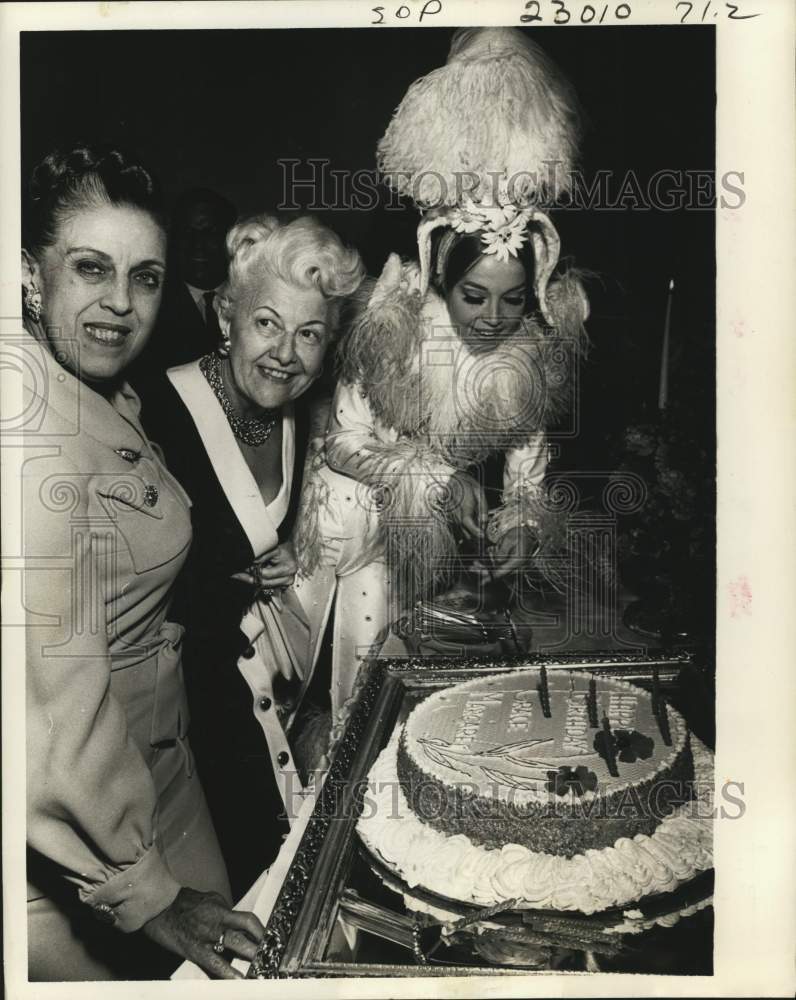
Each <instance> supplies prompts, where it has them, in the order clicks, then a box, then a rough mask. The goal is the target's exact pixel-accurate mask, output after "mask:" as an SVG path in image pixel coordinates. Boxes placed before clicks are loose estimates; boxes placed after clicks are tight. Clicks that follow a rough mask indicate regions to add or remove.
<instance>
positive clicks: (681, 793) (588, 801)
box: [358, 669, 712, 913]
mask: <svg viewBox="0 0 796 1000" xmlns="http://www.w3.org/2000/svg"><path fill="white" fill-rule="evenodd" d="M711 770H712V758H711V755H710V754H709V752H708V751H707V750H706V749H705V748H704V747H702V745H701V744H699V742H698V741H697V740H695V739H693V737H691V736H690V735H689V732H688V727H687V726H686V724H685V721H684V720H683V718H682V717H681V716H680V715H679V713H678V712H676V711H675V710H674V709H673V708H672V707H671V706H669V705H667V704H666V702H665V700H664V699H663V698H662V697H660V696H659V694H658V692H657V691H656V692H655V696H654V697H652V696H650V694H648V693H647V692H646V691H644V690H643V689H642V688H640V687H637V686H635V685H632V684H628V683H626V682H624V681H620V680H616V679H613V678H606V677H599V676H597V677H591V676H590V675H589V674H588V673H583V672H579V671H575V670H573V671H569V670H560V669H558V670H550V671H547V672H546V673H545V672H544V671H539V670H538V669H523V670H518V671H512V672H506V673H499V674H494V675H491V676H489V677H485V678H479V679H477V680H473V681H468V682H465V683H462V684H458V685H454V686H453V687H449V688H445V689H443V690H440V691H437V692H435V693H433V694H432V695H430V696H429V697H428V698H426V699H425V700H424V701H422V702H420V703H419V704H418V705H417V706H416V707H415V708H414V710H413V711H412V712H411V713H410V715H409V717H408V718H407V720H406V722H405V724H404V725H403V727H402V728H401V729H400V730H399V732H398V733H396V734H395V736H394V737H393V740H392V741H391V743H390V744H389V745H388V747H386V748H385V750H384V751H383V752H382V754H381V755H380V757H379V759H378V761H377V762H376V765H375V766H374V768H373V770H372V771H371V775H370V779H371V783H372V784H371V790H370V794H371V796H372V797H373V798H374V799H375V803H374V805H375V808H374V809H371V810H369V811H368V813H367V814H366V818H363V819H362V820H360V822H359V826H358V829H359V832H360V835H361V836H362V838H363V840H364V841H365V843H366V845H367V846H368V847H369V848H370V849H371V850H372V851H373V852H374V853H375V854H377V855H378V857H379V858H380V859H381V860H382V861H384V862H385V863H386V864H387V865H388V867H390V868H391V869H392V870H393V871H395V872H397V873H400V874H401V876H402V878H404V880H405V881H407V883H408V884H409V885H410V886H416V885H420V886H423V887H426V888H428V889H431V890H432V891H433V892H437V893H439V894H441V895H443V896H447V897H448V898H452V899H460V900H465V901H472V902H475V903H480V904H482V905H484V906H488V905H492V904H494V903H498V902H501V901H505V900H512V899H516V900H518V904H517V905H518V906H520V907H522V906H540V907H553V908H559V909H577V910H581V911H582V912H586V913H591V912H595V911H596V910H600V909H604V908H607V907H610V906H615V905H619V906H621V905H624V904H625V903H627V902H630V901H634V900H637V899H640V898H641V897H642V896H644V895H648V894H650V893H662V892H668V891H671V890H673V889H674V888H676V887H677V886H678V885H680V884H682V883H683V882H684V881H687V880H689V879H690V878H692V877H693V876H694V875H695V874H697V873H698V872H700V871H703V870H706V869H708V868H710V867H712V856H711V844H712V830H711V824H710V821H709V818H706V816H705V815H704V814H705V813H706V811H707V810H706V806H705V799H706V797H707V798H708V799H709V798H710V795H711V792H712V787H710V785H709V782H708V780H707V779H708V776H709V774H710V772H711ZM396 784H398V785H399V790H398V795H397V799H396V795H395V791H396V789H395V785H396ZM385 789H386V791H385ZM396 806H397V808H396ZM708 815H709V813H708Z"/></svg>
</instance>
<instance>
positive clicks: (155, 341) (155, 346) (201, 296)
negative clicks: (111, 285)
mask: <svg viewBox="0 0 796 1000" xmlns="http://www.w3.org/2000/svg"><path fill="white" fill-rule="evenodd" d="M236 214H237V213H236V210H235V206H234V205H233V204H232V203H231V202H230V201H228V200H227V199H226V198H225V197H224V196H223V195H221V194H218V192H216V191H211V190H210V189H209V188H195V189H193V190H191V191H186V192H185V193H184V194H182V195H181V196H180V198H179V199H178V200H177V202H176V204H175V206H174V211H173V216H172V222H171V227H170V233H169V269H168V276H167V278H166V284H165V287H164V289H163V303H162V305H161V307H160V313H159V315H158V320H157V323H156V325H155V329H154V331H153V332H152V336H151V338H150V340H149V343H148V344H147V346H146V348H145V350H144V351H143V353H142V354H141V356H140V357H139V358H138V360H137V361H136V364H135V366H134V371H131V372H130V380H131V382H132V383H133V385H135V383H136V380H140V379H142V378H145V377H146V376H147V375H150V374H155V373H156V372H162V371H165V370H166V369H167V368H171V367H173V366H174V365H182V364H185V363H186V362H188V361H195V360H196V359H197V358H201V357H202V355H204V354H208V353H209V352H210V351H213V350H215V349H216V347H217V346H218V343H219V341H220V339H221V331H220V328H219V325H218V318H217V316H216V313H215V309H214V308H213V298H214V296H215V293H216V290H217V289H218V288H219V287H220V286H221V285H222V284H223V283H224V281H225V280H226V277H227V254H226V246H225V238H226V235H227V232H228V231H229V229H230V228H231V226H232V225H233V224H234V222H235V219H236Z"/></svg>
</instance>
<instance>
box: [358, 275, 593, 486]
mask: <svg viewBox="0 0 796 1000" xmlns="http://www.w3.org/2000/svg"><path fill="white" fill-rule="evenodd" d="M404 270H405V272H407V273H408V275H409V279H408V280H405V281H403V282H402V283H401V285H400V287H397V288H393V289H391V290H390V291H388V292H387V293H386V294H384V295H380V296H379V297H378V299H377V301H376V302H375V303H374V302H373V301H371V302H370V303H369V304H368V306H367V307H366V308H365V309H364V310H362V311H361V312H360V315H359V316H358V318H357V320H356V321H355V322H354V323H353V325H352V327H351V330H350V332H349V335H348V337H347V339H346V342H345V345H344V349H343V351H342V356H341V359H340V367H339V375H340V377H341V378H342V379H343V380H344V381H346V382H349V383H359V384H360V385H361V387H362V389H363V391H364V392H365V394H366V395H367V397H368V401H369V403H370V406H371V409H372V410H373V412H374V414H375V415H376V416H377V417H378V419H379V420H380V421H381V422H382V423H384V424H386V425H387V426H388V427H392V428H394V429H395V430H396V431H398V433H399V434H400V435H402V436H406V437H410V438H418V437H423V438H425V439H426V440H427V441H429V443H433V446H434V447H435V448H436V449H437V451H438V453H439V454H440V456H442V457H444V459H445V461H447V462H449V463H450V464H452V465H453V466H455V467H457V468H466V467H467V466H469V465H472V464H473V463H475V462H479V461H482V460H483V459H484V458H485V457H486V456H487V455H488V454H489V453H490V452H496V451H505V450H506V449H507V448H510V447H520V446H522V445H523V444H524V443H526V442H527V441H528V440H529V439H530V437H531V436H532V435H533V434H535V433H537V432H538V431H539V430H543V429H545V428H548V427H550V426H551V425H552V424H553V423H554V422H555V421H556V420H558V419H560V417H561V416H562V415H563V414H564V413H565V412H566V410H567V408H568V407H569V405H570V393H571V388H572V384H573V382H574V379H573V374H574V368H575V365H576V364H577V362H578V360H579V359H580V357H581V356H582V355H584V354H585V352H586V349H587V345H588V339H587V337H586V332H585V329H584V326H583V321H584V319H585V315H586V312H587V309H588V307H587V305H586V297H585V294H584V292H583V288H582V285H581V282H580V279H579V277H578V274H577V272H575V271H569V272H567V273H565V274H564V275H562V276H561V277H559V278H558V279H556V280H555V281H554V282H552V283H551V285H550V306H551V310H552V312H553V314H554V318H555V323H556V325H555V328H554V329H552V330H551V329H549V328H548V329H545V328H544V327H543V326H541V325H540V324H539V322H538V321H537V319H536V318H535V317H526V318H525V319H524V320H523V322H522V325H521V328H520V330H519V331H518V332H517V333H516V334H514V335H513V336H511V337H510V338H508V339H507V340H506V341H504V342H503V343H502V344H500V345H497V346H496V347H495V348H494V349H493V350H490V351H488V352H486V353H475V352H473V351H471V350H470V349H469V348H468V347H467V345H466V344H465V343H464V342H463V341H462V340H461V339H460V338H459V337H458V336H457V334H456V333H455V332H454V330H453V327H452V323H451V319H450V316H449V315H448V312H447V309H446V307H445V303H444V301H443V300H442V299H441V298H440V297H439V296H438V295H436V293H435V292H433V291H432V290H429V291H428V292H427V293H426V295H425V297H424V298H423V299H421V298H420V296H419V294H418V293H417V291H416V290H415V288H413V287H412V280H411V279H412V277H413V275H414V273H415V272H414V266H413V265H409V266H406V265H405V267H404Z"/></svg>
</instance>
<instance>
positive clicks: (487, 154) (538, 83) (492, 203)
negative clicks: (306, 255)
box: [377, 28, 579, 321]
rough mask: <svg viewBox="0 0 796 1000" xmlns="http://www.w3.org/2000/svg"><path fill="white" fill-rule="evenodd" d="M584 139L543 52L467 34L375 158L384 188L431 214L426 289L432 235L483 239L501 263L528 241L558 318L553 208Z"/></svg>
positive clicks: (540, 289) (541, 292)
mask: <svg viewBox="0 0 796 1000" xmlns="http://www.w3.org/2000/svg"><path fill="white" fill-rule="evenodd" d="M578 135H579V116H578V110H577V102H576V99H575V97H574V94H573V92H572V90H571V88H570V86H569V84H568V83H567V82H566V80H564V78H563V77H562V76H561V74H560V73H559V71H558V69H557V68H556V67H555V66H554V64H553V63H552V62H551V61H550V59H549V58H548V57H547V55H545V53H544V52H543V51H542V50H541V49H540V48H539V46H538V45H536V44H535V43H534V42H532V41H531V40H530V39H529V38H527V37H526V36H525V35H524V34H523V33H522V32H520V31H518V30H516V29H514V28H463V29H459V30H458V31H457V32H456V34H455V35H454V37H453V41H452V43H451V49H450V53H449V56H448V61H447V63H446V64H445V65H444V66H442V67H440V68H439V69H436V70H434V71H433V72H431V73H429V74H428V75H427V76H424V77H421V78H420V79H419V80H416V81H415V82H414V83H413V84H412V85H411V87H410V88H409V90H408V91H407V93H406V95H405V96H404V99H403V100H402V101H401V104H400V105H399V107H398V109H397V110H396V112H395V115H394V116H393V119H392V121H391V122H390V125H389V127H388V128H387V131H386V132H385V134H384V136H383V138H382V139H381V141H380V143H379V145H378V150H377V161H378V167H379V170H380V171H381V173H382V175H383V176H384V179H385V180H386V182H387V183H388V184H389V185H390V186H391V187H392V188H393V189H394V190H396V191H398V192H400V193H401V194H403V195H407V196H408V197H410V198H412V200H413V201H414V202H415V203H416V204H417V206H418V207H419V208H420V210H421V211H422V212H425V213H427V214H426V216H425V218H424V219H423V221H422V222H421V223H420V226H419V227H418V248H419V252H420V269H421V289H422V290H425V288H426V287H427V285H428V280H429V260H430V253H431V241H430V238H431V233H432V231H433V230H434V229H438V228H439V227H441V226H451V227H452V228H454V229H456V230H458V231H460V232H479V233H480V234H481V239H482V241H483V243H484V252H485V253H495V254H497V255H498V256H499V257H505V256H514V255H515V254H516V253H517V251H518V249H519V247H520V246H521V245H522V244H523V243H524V242H525V240H526V239H530V240H531V241H532V243H533V246H534V253H535V258H536V276H535V286H536V288H535V291H536V295H537V299H538V301H539V306H540V309H541V311H542V314H543V316H544V317H545V319H547V320H548V321H550V318H551V317H550V313H549V309H548V304H547V298H546V291H547V283H548V280H549V278H550V275H551V274H552V272H553V270H554V268H555V266H556V264H557V262H558V255H559V251H560V243H559V239H558V234H557V233H556V230H555V227H554V226H553V224H552V222H551V221H550V219H549V217H548V216H547V214H546V212H545V211H544V210H543V206H547V205H548V204H549V203H551V202H552V201H553V200H555V197H556V196H557V194H558V193H559V192H563V191H566V190H568V187H569V182H570V175H571V173H572V170H573V167H574V160H575V155H576V150H577V143H578Z"/></svg>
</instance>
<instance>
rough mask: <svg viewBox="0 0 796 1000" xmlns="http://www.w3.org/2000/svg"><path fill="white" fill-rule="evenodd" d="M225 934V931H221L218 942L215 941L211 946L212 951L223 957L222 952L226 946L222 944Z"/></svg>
mask: <svg viewBox="0 0 796 1000" xmlns="http://www.w3.org/2000/svg"><path fill="white" fill-rule="evenodd" d="M225 933H226V931H222V932H221V934H219V937H218V941H216V943H215V944H214V945H213V951H214V952H215V953H216V954H217V955H223V954H224V951H225V950H226V945H225V944H224V935H225Z"/></svg>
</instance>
